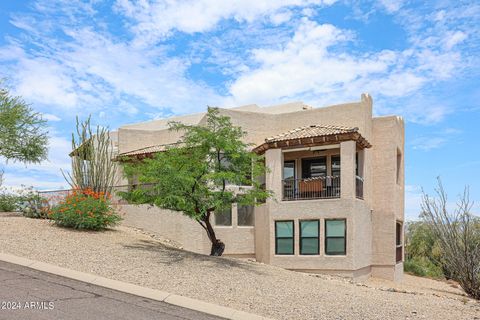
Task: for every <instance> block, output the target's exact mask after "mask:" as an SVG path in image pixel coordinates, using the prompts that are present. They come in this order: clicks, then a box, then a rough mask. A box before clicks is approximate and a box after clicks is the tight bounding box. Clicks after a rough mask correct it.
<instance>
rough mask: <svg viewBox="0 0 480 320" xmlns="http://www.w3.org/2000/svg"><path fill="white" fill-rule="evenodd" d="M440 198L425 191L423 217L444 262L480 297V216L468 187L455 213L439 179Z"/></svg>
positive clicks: (460, 280)
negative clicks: (473, 209) (470, 197)
mask: <svg viewBox="0 0 480 320" xmlns="http://www.w3.org/2000/svg"><path fill="white" fill-rule="evenodd" d="M436 193H437V198H432V197H430V196H428V195H426V194H423V199H422V215H421V216H422V217H423V219H424V220H425V221H426V222H427V223H428V225H429V226H430V227H431V230H432V232H433V234H434V235H435V237H436V238H437V239H438V242H439V244H440V246H441V249H442V255H443V257H442V263H443V264H445V267H446V269H447V270H448V271H449V273H450V276H451V277H452V278H453V279H454V280H456V281H458V283H459V284H460V286H461V287H462V288H463V290H465V292H466V293H467V294H468V295H469V296H471V297H472V298H475V299H477V300H480V218H479V217H478V216H475V215H474V214H473V213H472V212H471V209H472V206H473V203H472V202H471V201H470V199H469V193H468V188H465V192H464V194H463V196H462V197H461V198H460V199H459V200H458V203H457V208H456V209H455V210H454V211H453V212H452V211H450V210H449V209H448V208H447V204H448V201H447V194H446V192H445V190H444V188H443V185H442V183H441V181H440V179H438V187H437V188H436Z"/></svg>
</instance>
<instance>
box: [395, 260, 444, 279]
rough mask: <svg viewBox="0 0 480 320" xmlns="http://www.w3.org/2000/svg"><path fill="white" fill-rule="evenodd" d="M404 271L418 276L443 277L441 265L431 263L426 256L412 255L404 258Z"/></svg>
mask: <svg viewBox="0 0 480 320" xmlns="http://www.w3.org/2000/svg"><path fill="white" fill-rule="evenodd" d="M403 266H404V269H405V272H409V273H412V274H414V275H416V276H420V277H430V278H443V271H442V267H441V266H438V265H437V264H435V263H433V262H432V261H431V260H430V259H428V258H427V257H414V258H411V259H407V260H405V263H404V264H403Z"/></svg>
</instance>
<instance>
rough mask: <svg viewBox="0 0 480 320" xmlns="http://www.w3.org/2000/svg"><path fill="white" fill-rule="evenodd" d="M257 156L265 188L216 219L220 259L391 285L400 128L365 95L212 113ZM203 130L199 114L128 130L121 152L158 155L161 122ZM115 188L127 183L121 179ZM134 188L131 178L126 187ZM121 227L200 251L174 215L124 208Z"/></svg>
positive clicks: (163, 139)
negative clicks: (225, 119)
mask: <svg viewBox="0 0 480 320" xmlns="http://www.w3.org/2000/svg"><path fill="white" fill-rule="evenodd" d="M220 112H221V113H222V114H224V115H226V116H229V117H230V118H231V120H232V122H233V123H234V124H235V125H239V126H241V127H242V128H243V129H244V130H245V131H246V132H247V136H246V138H245V139H246V140H247V142H251V143H254V144H255V145H256V147H255V148H254V149H253V150H254V151H255V152H257V153H259V154H264V155H265V161H266V166H267V167H268V168H269V171H268V172H267V173H266V176H265V184H266V188H267V189H269V190H272V191H273V192H274V195H275V197H274V198H272V199H269V200H267V201H266V203H264V204H262V205H260V206H258V207H245V206H233V207H232V208H231V210H228V211H227V212H221V213H218V214H216V215H215V221H214V223H215V231H216V233H217V236H218V238H219V239H221V240H222V241H223V242H224V243H225V245H226V250H225V254H226V255H231V256H237V257H252V258H255V259H256V260H257V261H259V262H264V263H268V264H272V265H276V266H279V267H283V268H286V269H291V270H298V271H304V272H322V273H332V274H339V275H343V276H347V277H353V278H355V279H363V278H366V277H368V276H370V275H371V276H375V277H381V278H386V279H391V280H399V279H401V277H402V274H403V264H402V260H403V221H404V160H403V159H404V123H403V120H402V118H400V117H398V116H385V117H373V116H372V99H371V97H370V96H369V95H368V94H363V95H362V96H361V100H360V101H359V102H354V103H346V104H341V105H334V106H329V107H322V108H312V107H310V106H307V105H304V104H303V103H291V104H285V105H278V106H272V107H264V108H261V107H258V106H257V105H248V106H243V107H239V108H232V109H220ZM171 120H175V121H181V122H184V123H187V124H202V122H203V123H204V121H205V113H199V114H193V115H188V116H182V117H176V118H172V119H165V120H154V121H149V122H145V123H138V124H132V125H126V126H123V127H121V128H119V130H118V137H116V140H117V142H116V143H117V147H118V152H119V154H120V155H122V156H127V157H143V156H148V155H151V154H152V153H155V152H162V150H163V148H164V146H165V145H167V144H171V143H174V142H176V141H178V139H179V135H180V134H181V133H178V132H172V131H169V130H168V125H167V124H168V122H169V121H171ZM123 183H125V184H126V183H127V182H126V181H123ZM130 183H132V182H130ZM122 207H123V208H122V210H123V212H124V213H125V221H124V223H125V224H127V225H130V226H135V227H139V228H143V229H146V230H149V231H151V232H156V233H159V234H160V235H162V236H164V237H167V238H169V239H171V240H173V241H176V242H177V243H179V244H180V245H182V246H183V248H185V249H187V250H191V251H194V252H199V253H208V252H209V250H210V242H209V240H208V238H207V236H206V234H205V233H204V231H203V229H201V227H200V226H199V225H198V224H197V223H196V222H194V221H192V220H190V219H189V218H187V217H185V216H183V215H182V214H180V213H178V212H171V211H168V210H161V209H158V208H149V209H147V206H134V205H123V206H122Z"/></svg>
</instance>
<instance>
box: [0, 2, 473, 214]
mask: <svg viewBox="0 0 480 320" xmlns="http://www.w3.org/2000/svg"><path fill="white" fill-rule="evenodd" d="M479 17H480V4H478V2H477V3H475V1H471V2H469V1H441V0H440V1H431V2H429V1H426V2H423V1H422V2H420V1H402V0H377V1H373V0H372V1H354V0H349V1H334V0H305V1H300V0H230V1H213V0H196V1H166V0H117V1H95V0H92V1H76V0H31V1H1V2H0V65H1V68H0V77H2V78H7V83H8V85H9V86H10V88H11V89H12V92H14V93H15V94H18V95H21V96H23V97H24V99H25V100H26V101H28V102H29V103H31V104H32V106H33V107H34V108H35V109H36V110H38V111H40V112H42V113H43V114H44V115H45V118H47V119H48V120H49V125H50V134H51V141H50V155H49V161H46V162H44V163H42V164H40V165H33V166H25V165H22V164H18V163H8V164H3V165H4V167H5V171H6V174H5V184H6V185H8V186H18V185H20V184H26V185H34V186H36V187H39V188H48V189H56V188H61V187H64V186H65V185H66V184H65V182H64V180H63V178H62V175H61V174H60V168H66V169H68V167H69V159H68V157H67V153H68V150H69V149H70V142H69V141H70V140H69V136H70V134H71V131H72V128H73V124H74V121H75V116H76V115H79V116H80V117H81V118H86V117H87V116H88V115H89V114H92V117H93V119H94V121H95V122H96V123H98V124H100V125H106V126H109V127H110V128H112V129H115V128H117V127H118V126H120V125H122V124H125V123H132V122H138V121H145V120H148V119H153V118H161V117H167V116H171V115H174V114H185V113H191V112H195V111H202V110H204V109H205V107H206V106H207V105H212V106H222V107H230V106H238V105H243V104H249V103H257V104H259V105H272V104H276V103H280V102H285V101H296V100H302V101H304V102H305V103H307V104H310V105H312V106H315V107H321V106H325V105H329V104H335V103H343V102H347V101H356V100H359V99H360V94H361V93H362V92H369V93H370V94H371V95H372V96H373V98H374V112H375V114H376V115H386V114H398V115H401V116H403V117H404V118H405V120H406V125H407V132H406V138H407V140H406V141H407V142H406V185H407V186H406V214H407V217H409V218H414V217H416V216H417V214H418V211H419V201H420V192H421V188H424V189H425V190H426V191H427V192H432V190H433V187H434V184H435V181H436V180H435V178H436V177H437V176H441V177H442V179H443V181H444V184H445V185H446V187H447V191H448V192H449V194H450V199H451V201H452V205H453V203H454V201H455V197H456V196H457V195H458V194H459V193H460V192H461V191H462V190H463V187H464V186H465V185H469V186H470V192H471V198H472V199H474V200H476V201H477V202H479V203H480V148H479V147H480V142H479V134H478V132H479V131H478V126H479V124H480V103H479V102H478V101H480V89H479V79H480V78H479V75H480V67H479V66H480V63H479V62H480V61H479V57H480V55H479V53H480V41H479V40H480V39H479V38H480V21H479V20H480V19H479ZM479 209H480V206H479V205H478V203H477V204H476V205H475V209H474V210H475V211H476V212H478V211H480V210H479Z"/></svg>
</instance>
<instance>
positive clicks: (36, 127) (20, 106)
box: [0, 82, 48, 163]
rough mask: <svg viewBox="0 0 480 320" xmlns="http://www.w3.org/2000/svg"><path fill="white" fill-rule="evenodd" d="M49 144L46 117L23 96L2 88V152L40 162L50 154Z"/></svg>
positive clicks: (0, 149)
mask: <svg viewBox="0 0 480 320" xmlns="http://www.w3.org/2000/svg"><path fill="white" fill-rule="evenodd" d="M0 85H1V82H0ZM47 145H48V132H47V131H46V120H44V119H42V116H41V114H40V113H37V112H35V111H34V110H33V109H32V108H31V107H30V106H29V105H28V104H27V103H26V102H25V101H24V100H23V99H22V98H21V97H14V96H12V95H11V94H10V92H9V91H8V90H7V89H5V88H0V156H1V157H3V158H5V159H6V160H7V161H8V160H13V161H20V162H24V163H36V162H40V161H42V160H45V159H46V158H47V150H48V149H47Z"/></svg>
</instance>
